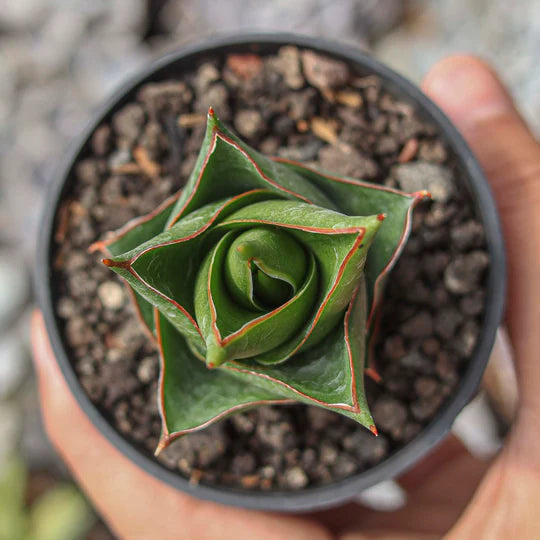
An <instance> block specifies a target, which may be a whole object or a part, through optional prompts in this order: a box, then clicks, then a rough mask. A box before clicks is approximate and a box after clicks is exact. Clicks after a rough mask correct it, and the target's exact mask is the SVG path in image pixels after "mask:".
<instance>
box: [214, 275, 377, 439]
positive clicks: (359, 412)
mask: <svg viewBox="0 0 540 540" xmlns="http://www.w3.org/2000/svg"><path fill="white" fill-rule="evenodd" d="M365 306H366V302H365V283H364V280H361V282H360V283H359V284H358V287H357V292H356V294H354V295H353V301H352V302H351V304H350V307H349V309H348V311H347V314H346V316H345V317H344V319H343V322H342V324H340V325H339V326H338V327H337V328H336V329H335V330H334V331H333V332H331V333H330V334H329V335H328V336H327V337H326V339H325V340H324V341H323V342H322V343H320V344H319V345H317V346H315V347H313V348H312V349H310V350H308V351H306V352H303V353H299V354H296V355H295V356H294V357H293V358H291V359H290V360H289V361H288V362H283V363H281V364H275V365H260V364H259V363H257V362H253V361H235V362H229V363H227V364H224V366H223V369H225V370H228V371H232V372H233V373H235V374H240V375H246V374H249V375H251V376H252V377H254V380H255V384H258V385H261V387H262V388H267V389H269V390H272V389H278V388H279V391H280V392H281V393H282V395H283V396H285V397H290V398H292V399H296V400H298V401H301V402H303V403H308V404H310V405H317V406H319V407H324V408H327V409H329V410H333V411H335V412H339V413H341V414H344V415H346V416H349V417H350V418H353V419H354V420H356V421H357V422H360V423H361V424H362V425H364V426H366V427H367V428H369V429H371V430H372V431H373V430H374V429H375V428H374V427H373V425H374V422H373V418H372V417H371V414H370V412H369V408H368V404H367V401H366V398H365V395H364V391H363V388H364V383H363V372H364V350H365V346H364V340H365V330H364V329H365V317H366V308H365ZM276 391H277V390H276Z"/></svg>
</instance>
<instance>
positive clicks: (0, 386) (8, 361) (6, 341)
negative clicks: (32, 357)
mask: <svg viewBox="0 0 540 540" xmlns="http://www.w3.org/2000/svg"><path fill="white" fill-rule="evenodd" d="M27 365H28V362H27V352H26V350H25V347H24V345H23V343H22V342H21V340H20V338H19V336H18V335H17V334H16V333H10V334H4V335H1V336H0V400H2V399H6V398H7V397H9V396H10V395H12V394H13V393H14V392H15V391H16V390H17V388H18V387H19V385H20V384H21V381H22V379H23V377H24V374H25V372H26V370H27Z"/></svg>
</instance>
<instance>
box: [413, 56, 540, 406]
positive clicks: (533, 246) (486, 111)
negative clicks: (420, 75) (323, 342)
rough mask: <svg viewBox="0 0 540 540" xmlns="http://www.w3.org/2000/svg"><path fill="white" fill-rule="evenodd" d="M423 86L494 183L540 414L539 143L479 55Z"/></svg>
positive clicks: (520, 361) (521, 343)
mask: <svg viewBox="0 0 540 540" xmlns="http://www.w3.org/2000/svg"><path fill="white" fill-rule="evenodd" d="M423 89H424V91H425V92H426V93H427V94H428V95H429V96H430V97H431V98H432V99H433V100H434V101H435V102H437V103H438V104H439V106H440V107H441V108H442V109H443V110H444V111H445V112H446V114H447V115H448V116H449V117H450V119H451V120H453V122H454V123H455V124H456V125H457V127H458V128H459V129H460V130H461V132H462V134H463V135H464V137H465V139H466V140H467V142H468V143H469V145H470V146H471V147H472V150H473V152H474V153H475V154H476V156H477V157H478V160H479V161H480V164H481V165H482V167H483V169H484V171H485V173H486V175H487V177H488V179H489V182H490V184H491V187H492V189H493V192H494V195H495V199H496V201H497V205H498V207H499V211H500V215H501V219H502V225H503V232H504V236H505V243H506V249H507V256H508V298H507V314H506V317H507V320H506V322H507V324H508V329H509V331H510V336H511V339H512V342H513V345H514V349H515V352H516V363H517V370H518V375H519V379H520V390H521V397H522V405H523V406H522V408H521V411H520V415H522V413H524V412H525V411H527V412H531V411H532V412H534V415H535V416H536V415H539V414H540V393H539V392H538V384H539V382H540V363H539V362H537V356H538V351H539V350H540V332H539V331H538V329H537V324H538V321H539V320H540V280H538V271H539V270H540V258H539V257H540V255H539V253H540V212H539V211H538V210H539V208H540V147H539V144H538V142H537V141H536V140H535V138H534V137H533V135H532V134H531V132H530V131H529V129H528V128H527V126H526V124H525V122H524V121H523V119H522V118H521V117H520V115H519V114H518V112H517V110H516V108H515V106H514V104H513V102H512V98H511V97H510V95H509V93H508V92H507V90H506V89H505V88H504V87H503V85H502V84H501V82H500V81H499V79H498V78H497V76H496V74H495V73H494V72H493V71H492V69H491V68H490V67H489V66H487V65H486V64H485V63H484V62H482V61H481V60H480V59H478V58H475V57H471V56H452V57H450V58H447V59H446V60H443V61H442V62H440V63H438V64H437V65H436V66H435V67H434V68H433V69H432V70H431V71H430V72H429V73H428V75H427V76H426V78H425V80H424V84H423ZM527 405H530V406H527Z"/></svg>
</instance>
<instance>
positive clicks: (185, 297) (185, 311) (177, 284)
mask: <svg viewBox="0 0 540 540" xmlns="http://www.w3.org/2000/svg"><path fill="white" fill-rule="evenodd" d="M276 196H277V195H275V194H272V193H268V192H266V191H264V190H258V191H252V192H246V193H244V194H242V195H239V196H237V197H234V198H231V199H227V200H224V201H218V202H216V203H212V204H208V205H206V206H204V207H202V208H201V209H200V210H197V211H195V212H192V213H191V214H189V215H188V216H187V217H185V218H184V219H182V220H181V221H179V222H178V223H177V224H176V225H174V226H173V227H171V228H169V229H167V230H165V231H164V232H162V233H160V234H158V235H157V236H155V237H154V238H152V239H151V240H149V241H147V242H144V243H142V244H141V245H140V246H138V247H137V248H135V249H133V250H131V251H128V252H127V253H123V254H122V255H118V256H116V257H112V258H111V259H106V260H105V261H104V262H105V264H107V266H109V267H110V268H111V269H112V270H114V271H115V272H117V273H118V274H119V275H120V276H122V277H123V278H124V279H125V280H126V281H127V282H128V283H129V285H131V287H133V289H134V290H135V291H136V292H137V293H138V294H139V295H141V296H142V297H143V298H144V299H145V300H146V301H147V302H150V303H151V304H152V305H154V306H155V307H157V308H158V309H159V310H160V311H161V312H162V313H163V314H164V315H165V316H166V317H167V318H168V319H169V321H170V322H171V323H172V324H173V325H174V326H175V327H176V328H177V330H178V331H179V332H181V333H182V334H183V335H184V336H185V337H186V339H189V340H190V341H191V342H192V343H193V344H194V346H196V347H197V348H198V349H204V342H203V339H202V336H201V333H200V330H199V328H198V326H197V324H196V323H195V319H194V316H195V311H194V304H193V291H194V286H195V278H196V276H197V272H198V269H199V267H200V265H201V263H202V261H203V258H204V256H205V255H206V251H205V250H206V249H207V246H206V241H207V239H208V236H212V234H213V231H211V230H210V225H212V224H213V225H215V224H216V223H217V222H218V221H219V220H221V219H224V218H225V217H226V216H227V215H228V214H230V213H232V212H234V211H235V210H237V209H238V208H240V207H241V206H242V205H244V204H250V203H253V202H256V201H259V200H261V199H262V198H269V197H270V198H271V197H276Z"/></svg>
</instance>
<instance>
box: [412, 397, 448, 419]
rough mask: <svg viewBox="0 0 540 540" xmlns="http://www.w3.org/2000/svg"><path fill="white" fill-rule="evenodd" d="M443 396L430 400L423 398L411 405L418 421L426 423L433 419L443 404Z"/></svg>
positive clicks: (429, 398) (430, 398)
mask: <svg viewBox="0 0 540 540" xmlns="http://www.w3.org/2000/svg"><path fill="white" fill-rule="evenodd" d="M443 399H444V397H443V396H442V395H441V394H436V395H432V396H430V397H428V398H421V399H419V400H417V401H415V402H414V403H413V404H412V405H411V412H412V414H413V416H414V417H415V418H416V420H419V421H421V422H422V421H425V420H427V419H428V418H431V417H433V415H434V414H435V412H436V411H437V409H438V408H439V407H440V405H441V403H442V402H443Z"/></svg>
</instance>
